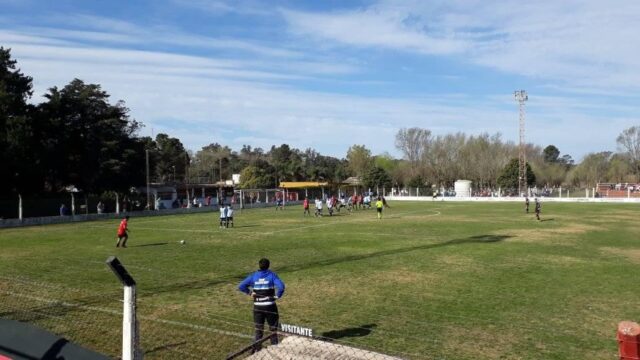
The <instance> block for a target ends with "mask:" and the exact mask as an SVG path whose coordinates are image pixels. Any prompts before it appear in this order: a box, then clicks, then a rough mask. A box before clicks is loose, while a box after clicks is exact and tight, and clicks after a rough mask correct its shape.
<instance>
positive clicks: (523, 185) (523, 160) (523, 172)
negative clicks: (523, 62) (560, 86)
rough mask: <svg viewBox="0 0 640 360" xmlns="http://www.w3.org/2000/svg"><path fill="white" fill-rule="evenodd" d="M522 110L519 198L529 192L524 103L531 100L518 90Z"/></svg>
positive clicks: (516, 92) (522, 91)
mask: <svg viewBox="0 0 640 360" xmlns="http://www.w3.org/2000/svg"><path fill="white" fill-rule="evenodd" d="M513 95H514V97H515V99H516V101H517V102H518V105H519V108H520V147H519V151H518V196H522V192H523V191H526V190H527V185H528V184H527V155H526V152H525V140H524V124H525V112H524V103H525V101H527V100H529V96H528V95H527V92H526V91H525V90H517V91H515V92H514V93H513Z"/></svg>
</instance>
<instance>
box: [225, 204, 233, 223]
mask: <svg viewBox="0 0 640 360" xmlns="http://www.w3.org/2000/svg"><path fill="white" fill-rule="evenodd" d="M229 223H231V227H233V208H232V207H231V206H229V205H227V222H226V223H225V226H226V227H227V228H228V227H229Z"/></svg>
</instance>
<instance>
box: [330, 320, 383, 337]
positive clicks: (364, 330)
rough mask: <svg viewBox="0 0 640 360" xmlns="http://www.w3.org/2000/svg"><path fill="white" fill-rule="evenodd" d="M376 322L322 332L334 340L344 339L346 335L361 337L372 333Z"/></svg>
mask: <svg viewBox="0 0 640 360" xmlns="http://www.w3.org/2000/svg"><path fill="white" fill-rule="evenodd" d="M376 326H378V325H376V324H366V325H361V326H359V327H352V328H346V329H340V330H331V331H326V332H323V333H322V337H325V338H329V339H332V340H337V339H342V338H346V337H361V336H367V335H369V334H371V330H372V329H373V328H375V327H376Z"/></svg>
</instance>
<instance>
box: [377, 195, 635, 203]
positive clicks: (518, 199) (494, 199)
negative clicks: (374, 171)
mask: <svg viewBox="0 0 640 360" xmlns="http://www.w3.org/2000/svg"><path fill="white" fill-rule="evenodd" d="M385 198H386V199H387V200H390V201H456V202H459V201H478V202H524V198H523V197H453V196H445V197H442V196H438V198H437V199H436V200H434V199H433V198H432V197H431V196H386V197H385ZM529 199H530V200H531V202H532V203H533V199H534V198H533V197H530V198H529ZM539 199H540V201H542V202H543V203H545V202H592V203H639V204H640V198H555V197H540V198H539Z"/></svg>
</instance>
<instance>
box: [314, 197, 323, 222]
mask: <svg viewBox="0 0 640 360" xmlns="http://www.w3.org/2000/svg"><path fill="white" fill-rule="evenodd" d="M315 215H316V217H318V216H322V200H320V199H318V198H316V214H315Z"/></svg>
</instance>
